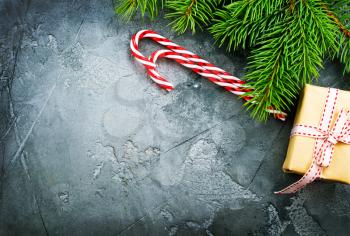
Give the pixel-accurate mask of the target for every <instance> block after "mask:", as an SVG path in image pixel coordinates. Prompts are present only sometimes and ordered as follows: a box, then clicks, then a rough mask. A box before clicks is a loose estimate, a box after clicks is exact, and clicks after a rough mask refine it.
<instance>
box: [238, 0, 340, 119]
mask: <svg viewBox="0 0 350 236" xmlns="http://www.w3.org/2000/svg"><path fill="white" fill-rule="evenodd" d="M320 4H322V3H321V1H318V0H314V1H311V0H310V1H302V0H300V1H295V2H294V3H293V7H289V8H288V9H286V10H285V13H284V17H283V18H281V19H280V20H279V21H278V22H276V23H275V24H274V25H272V26H270V28H269V30H268V31H267V32H266V33H265V34H264V35H263V36H262V37H261V38H259V43H258V47H257V48H255V49H253V50H252V55H251V56H250V57H249V58H248V59H249V63H248V73H247V74H246V76H245V78H246V80H247V81H248V85H249V86H251V87H252V88H253V89H254V90H253V91H252V92H251V93H250V95H252V96H253V98H252V99H251V100H250V101H249V102H248V103H247V107H248V109H251V110H252V115H253V116H254V117H257V118H258V119H260V120H266V119H267V118H268V113H267V112H266V110H267V109H269V108H270V107H271V106H273V107H275V108H276V109H278V110H288V109H289V108H290V106H291V105H292V104H293V102H294V100H295V98H296V95H297V94H298V93H299V90H300V88H301V87H302V86H303V85H304V84H305V83H309V82H310V81H311V80H312V79H313V78H317V77H318V76H319V74H318V68H321V67H322V63H323V59H324V57H325V56H326V55H328V54H329V53H334V52H336V51H337V50H338V44H337V41H336V38H337V33H338V28H337V26H336V24H334V22H333V21H332V20H331V19H330V18H329V16H328V15H327V12H325V10H324V9H323V8H322V7H320ZM290 6H292V5H290Z"/></svg>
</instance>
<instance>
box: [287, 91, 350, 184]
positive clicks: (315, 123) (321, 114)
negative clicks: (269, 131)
mask: <svg viewBox="0 0 350 236" xmlns="http://www.w3.org/2000/svg"><path fill="white" fill-rule="evenodd" d="M330 92H333V94H334V95H332V94H330ZM332 96H333V97H332ZM326 106H329V107H328V108H326ZM327 109H328V110H327ZM349 109H350V92H348V91H342V90H338V89H329V88H323V87H318V86H313V85H306V86H305V88H304V91H303V93H302V96H301V98H300V101H299V106H298V109H297V113H296V116H295V121H294V128H295V127H297V126H299V127H301V128H304V130H303V131H300V130H299V131H298V132H296V131H293V130H292V134H291V137H290V141H289V146H288V151H287V156H286V159H285V161H284V164H283V171H284V172H288V173H296V174H300V175H304V176H305V175H307V174H309V172H310V171H311V172H315V173H314V175H315V176H314V177H312V178H309V181H308V182H312V181H313V180H314V179H316V178H321V179H325V180H332V181H339V182H342V183H347V184H349V183H350V145H349V144H347V143H346V142H347V141H348V140H349V138H350V137H349V136H350V134H349V132H348V129H349V125H350V124H349V123H348V122H349V120H350V118H349V114H350V113H349V112H348V111H347V110H349ZM340 113H341V114H340ZM340 115H341V118H339V117H340ZM325 116H328V119H329V122H328V123H329V124H328V125H327V124H323V126H324V127H323V130H322V127H320V126H321V123H322V122H323V123H324V119H327V118H325ZM339 120H342V121H339ZM337 122H338V123H339V122H341V124H338V123H337ZM335 125H336V126H337V128H335V129H336V130H334V126H335ZM294 128H293V129H294ZM317 129H319V131H317ZM345 130H346V131H345ZM316 131H317V132H319V134H318V135H317V134H316V133H317V132H316ZM293 132H294V133H293ZM308 132H310V133H311V132H314V133H313V135H314V137H311V136H310V137H308V136H307V135H306V134H305V133H308ZM318 137H321V138H318ZM317 139H318V140H317ZM336 139H338V140H336ZM316 142H318V144H316ZM315 145H319V147H318V149H321V145H324V146H323V147H322V148H323V149H324V150H322V152H324V153H323V154H322V153H321V151H318V150H315V149H317V148H315ZM327 145H329V147H326V146H327ZM326 148H328V149H329V151H328V150H327V149H326ZM316 154H317V155H319V156H320V157H319V158H320V161H319V162H318V163H317V161H316V160H315V158H316V157H315V155H316ZM322 155H323V156H322ZM327 155H329V156H330V160H328V163H326V164H324V163H323V165H322V160H321V159H322V158H323V159H324V158H325V156H326V157H327ZM313 165H316V166H317V165H318V168H319V171H317V170H310V169H312V167H313ZM310 166H311V167H310ZM316 174H318V176H316ZM303 178H304V177H303ZM304 184H305V183H304ZM306 184H307V183H306Z"/></svg>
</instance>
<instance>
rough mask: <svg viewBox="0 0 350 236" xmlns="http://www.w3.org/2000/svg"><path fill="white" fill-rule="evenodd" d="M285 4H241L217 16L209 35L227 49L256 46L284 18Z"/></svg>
mask: <svg viewBox="0 0 350 236" xmlns="http://www.w3.org/2000/svg"><path fill="white" fill-rule="evenodd" d="M284 4H285V1H283V0H248V1H247V0H241V1H236V2H233V3H232V4H230V5H228V6H226V7H225V8H224V9H223V10H218V11H216V12H215V16H216V18H215V19H214V20H213V21H214V24H213V25H212V26H211V27H210V28H209V31H210V32H211V34H212V35H213V37H214V38H215V39H216V41H217V42H218V43H219V46H222V45H223V44H225V43H227V49H228V51H230V50H231V49H234V50H236V49H237V48H238V47H242V48H246V47H247V46H254V45H255V43H256V40H257V39H258V38H259V37H260V36H261V35H262V34H263V33H264V32H265V31H266V30H267V29H268V28H269V26H270V25H273V24H274V22H275V21H276V20H278V19H279V18H280V17H281V14H280V11H281V10H282V9H283V6H284Z"/></svg>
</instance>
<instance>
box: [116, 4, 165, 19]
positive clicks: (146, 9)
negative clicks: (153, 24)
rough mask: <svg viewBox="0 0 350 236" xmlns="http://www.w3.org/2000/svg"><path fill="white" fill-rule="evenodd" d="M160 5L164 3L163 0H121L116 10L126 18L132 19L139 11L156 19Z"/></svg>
mask: <svg viewBox="0 0 350 236" xmlns="http://www.w3.org/2000/svg"><path fill="white" fill-rule="evenodd" d="M160 5H161V6H162V5H163V0H120V1H118V3H117V7H115V9H114V10H115V12H116V13H117V14H120V15H122V16H123V17H124V19H125V20H130V19H131V18H132V17H133V16H134V15H135V14H136V12H138V11H139V12H140V13H141V16H142V17H144V16H145V15H146V14H148V16H149V17H150V18H151V19H154V18H155V17H156V16H157V15H158V11H159V6H160Z"/></svg>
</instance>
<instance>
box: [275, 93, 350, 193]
mask: <svg viewBox="0 0 350 236" xmlns="http://www.w3.org/2000/svg"><path fill="white" fill-rule="evenodd" d="M338 94H339V90H338V89H333V88H329V89H328V95H327V99H326V102H325V105H324V109H323V112H322V118H321V121H320V123H319V126H311V125H304V124H297V125H295V126H294V127H293V129H292V132H291V136H294V135H299V136H304V137H312V138H315V139H316V141H315V146H314V151H313V161H312V164H311V165H310V167H309V169H308V170H307V171H306V173H305V174H304V176H303V177H302V178H301V179H300V180H299V181H297V182H295V183H294V184H292V185H290V186H288V187H287V188H285V189H283V190H281V191H278V192H275V193H276V194H286V193H295V192H296V191H298V190H299V189H301V188H303V187H304V186H306V185H307V184H309V183H311V182H313V181H314V180H315V179H316V178H320V177H321V174H322V170H323V168H327V167H328V166H329V165H330V163H331V160H332V157H333V153H334V147H335V145H336V144H337V143H338V142H342V143H346V144H350V112H349V111H347V110H345V109H341V110H340V112H339V114H338V116H337V117H336V119H335V122H334V125H333V127H332V128H331V123H332V120H333V116H334V110H335V105H336V103H337V99H338Z"/></svg>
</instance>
